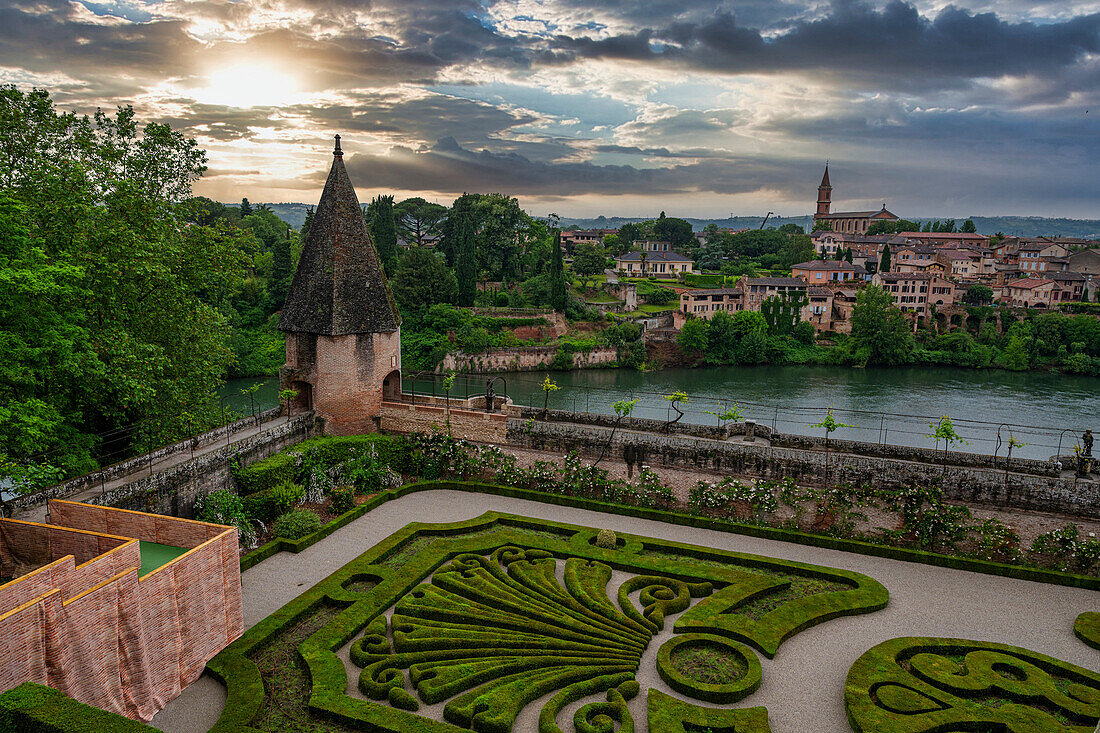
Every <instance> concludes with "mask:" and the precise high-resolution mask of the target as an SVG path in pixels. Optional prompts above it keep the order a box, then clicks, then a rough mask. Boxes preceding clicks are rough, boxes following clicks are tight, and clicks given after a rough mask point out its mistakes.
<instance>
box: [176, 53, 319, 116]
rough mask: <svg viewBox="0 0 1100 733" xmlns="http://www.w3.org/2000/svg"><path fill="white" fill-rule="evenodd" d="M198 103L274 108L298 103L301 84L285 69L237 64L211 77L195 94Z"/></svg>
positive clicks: (215, 72) (252, 64)
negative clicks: (296, 101)
mask: <svg viewBox="0 0 1100 733" xmlns="http://www.w3.org/2000/svg"><path fill="white" fill-rule="evenodd" d="M194 95H195V99H197V100H198V101H199V102H204V103H206V104H219V105H225V106H227V107H274V106H279V105H284V104H290V103H292V102H294V101H295V100H296V98H297V95H298V80H297V79H295V77H294V76H293V75H291V74H288V73H286V72H284V71H282V70H281V69H278V68H275V67H272V66H267V65H264V64H259V63H250V64H235V65H233V66H227V67H224V68H222V69H218V70H217V71H213V72H211V73H210V74H209V75H208V76H207V84H206V85H205V86H202V87H198V88H197V89H195V90H194Z"/></svg>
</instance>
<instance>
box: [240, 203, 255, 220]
mask: <svg viewBox="0 0 1100 733" xmlns="http://www.w3.org/2000/svg"><path fill="white" fill-rule="evenodd" d="M251 215H252V204H250V203H248V199H241V218H242V219H243V218H245V217H246V216H251Z"/></svg>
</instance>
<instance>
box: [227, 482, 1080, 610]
mask: <svg viewBox="0 0 1100 733" xmlns="http://www.w3.org/2000/svg"><path fill="white" fill-rule="evenodd" d="M437 490H451V491H469V492H473V493H483V494H493V495H497V496H509V497H513V498H516V499H527V500H529V501H538V502H542V503H544V504H554V505H557V506H568V507H575V508H578V509H589V510H591V511H597V512H605V513H608V514H621V515H624V516H630V517H637V518H639V519H651V520H654V521H658V522H665V523H667V524H676V525H681V526H685V527H695V528H697V529H710V530H715V531H718V532H733V533H736V534H744V535H748V536H750V537H762V538H765V539H772V540H779V541H782V542H796V543H798V544H801V545H809V546H812V547H824V548H827V549H830V550H841V551H843V552H855V553H859V554H863V555H871V556H874V557H885V558H889V559H891V560H900V561H903V562H916V563H923V564H925V565H935V566H938V567H946V568H953V569H956V570H967V571H970V572H973V573H985V574H987V575H999V576H1003V577H1007V578H1015V579H1017V580H1030V581H1034V582H1036V583H1051V584H1053V585H1067V586H1071V587H1074V588H1087V589H1089V590H1100V577H1096V576H1091V575H1076V574H1073V573H1065V572H1060V571H1057V570H1046V569H1043V568H1031V567H1023V566H1020V565H1008V564H1005V563H997V562H992V561H989V560H978V559H975V558H968V557H956V556H954V555H942V554H939V553H935V552H925V551H923V550H914V549H910V548H906V547H891V546H889V545H878V544H874V543H872V542H863V541H861V540H849V539H843V538H839V537H830V536H828V535H818V534H812V533H809V532H800V531H798V530H790V529H783V528H779V527H764V526H761V525H757V524H741V523H738V522H732V521H728V520H722V519H715V518H711V517H703V516H699V515H695V514H683V513H680V512H672V511H665V510H661V509H650V508H647V507H638V506H630V505H624V504H612V503H608V502H601V501H596V500H594V499H583V498H578V497H572V496H563V495H561V494H547V493H543V492H539V491H532V490H530V489H517V488H515V487H512V486H499V485H497V484H487V483H480V482H476V481H421V482H415V483H409V484H405V485H404V486H401V487H399V488H397V489H391V490H387V491H382V492H379V493H378V494H376V495H375V496H373V497H371V498H370V499H369V500H367V501H366V502H364V503H363V504H360V505H359V506H357V507H355V508H354V509H352V510H351V511H350V512H347V513H346V514H343V515H341V516H339V517H337V518H336V519H334V520H332V521H331V522H329V523H328V524H326V525H325V526H324V527H322V528H321V529H320V530H318V531H317V532H315V533H314V534H312V535H307V536H306V537H303V538H302V539H300V540H297V541H296V542H289V541H287V540H279V539H276V540H273V541H271V542H269V543H267V544H266V545H263V546H261V547H259V548H257V549H256V550H253V551H252V552H250V553H248V554H247V555H244V556H243V557H242V558H241V570H242V571H244V570H247V569H249V568H251V567H253V566H254V565H256V564H257V563H259V562H262V561H263V560H266V559H267V558H269V557H271V556H272V555H274V554H276V553H277V552H284V551H285V552H301V551H302V550H304V549H305V548H307V547H309V546H311V545H313V544H314V543H316V542H319V541H321V540H322V539H324V538H325V537H328V536H329V535H330V534H332V533H333V532H335V531H336V530H338V529H339V528H340V527H343V526H345V525H347V524H349V523H351V522H353V521H355V520H356V519H358V518H359V517H361V516H363V515H364V514H366V513H367V512H369V511H371V510H372V509H375V508H377V507H379V506H381V505H382V504H385V503H386V502H388V501H392V500H394V499H400V498H401V497H403V496H407V495H408V494H411V493H414V492H417V491H437Z"/></svg>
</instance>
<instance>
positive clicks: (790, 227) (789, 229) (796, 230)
mask: <svg viewBox="0 0 1100 733" xmlns="http://www.w3.org/2000/svg"><path fill="white" fill-rule="evenodd" d="M779 231H781V232H783V233H784V234H789V235H795V234H805V233H806V230H805V229H803V228H802V227H801V226H799V225H798V224H795V223H794V222H793V221H792V222H789V223H787V224H784V225H783V226H781V227H779Z"/></svg>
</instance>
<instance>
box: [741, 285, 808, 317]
mask: <svg viewBox="0 0 1100 733" xmlns="http://www.w3.org/2000/svg"><path fill="white" fill-rule="evenodd" d="M735 287H737V288H738V289H739V290H740V291H741V292H742V293H744V299H743V304H744V307H745V308H746V309H748V310H754V311H758V310H760V304H761V303H763V302H764V301H765V300H767V299H768V298H770V297H772V296H780V295H783V294H784V293H802V294H805V293H806V288H807V287H809V286H808V285H807V284H806V281H805V280H801V279H799V278H797V277H743V278H741V279H740V280H738V281H737V285H736V286H735Z"/></svg>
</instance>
